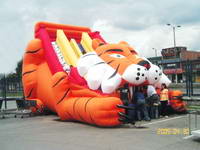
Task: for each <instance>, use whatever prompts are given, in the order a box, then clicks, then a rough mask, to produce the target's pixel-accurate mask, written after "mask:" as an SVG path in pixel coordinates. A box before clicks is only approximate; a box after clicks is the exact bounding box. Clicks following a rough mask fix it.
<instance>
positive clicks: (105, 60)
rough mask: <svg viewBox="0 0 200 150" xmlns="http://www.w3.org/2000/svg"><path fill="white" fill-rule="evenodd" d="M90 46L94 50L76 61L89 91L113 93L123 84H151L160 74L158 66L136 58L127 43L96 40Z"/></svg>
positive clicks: (135, 54)
mask: <svg viewBox="0 0 200 150" xmlns="http://www.w3.org/2000/svg"><path fill="white" fill-rule="evenodd" d="M92 46H93V49H94V50H95V51H94V52H90V53H87V54H85V55H83V56H81V57H80V59H79V61H78V64H77V68H78V72H79V74H80V75H81V76H82V77H84V78H85V79H86V81H87V84H88V86H89V88H90V89H92V90H97V89H101V90H102V92H103V93H112V92H113V91H115V90H116V88H118V87H119V85H120V84H122V83H125V82H126V83H129V84H132V85H135V86H138V85H141V84H143V83H144V82H148V83H150V84H152V83H155V82H157V81H158V80H159V79H160V78H161V76H162V72H161V70H160V69H159V67H157V66H155V65H153V64H151V63H150V62H149V61H148V60H146V59H144V58H141V57H139V56H138V54H137V52H136V51H135V50H134V49H133V48H131V47H130V46H129V45H128V44H127V43H126V42H120V43H118V44H104V43H103V42H101V41H100V40H98V39H95V40H93V43H92ZM150 74H153V77H152V76H151V75H150Z"/></svg>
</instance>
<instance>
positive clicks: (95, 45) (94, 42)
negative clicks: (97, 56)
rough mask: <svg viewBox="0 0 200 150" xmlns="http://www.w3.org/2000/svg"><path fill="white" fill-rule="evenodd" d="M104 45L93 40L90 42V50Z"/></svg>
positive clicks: (98, 40)
mask: <svg viewBox="0 0 200 150" xmlns="http://www.w3.org/2000/svg"><path fill="white" fill-rule="evenodd" d="M104 44H105V43H104V42H103V41H101V40H100V39H93V40H92V48H93V49H96V48H97V47H99V46H101V45H104Z"/></svg>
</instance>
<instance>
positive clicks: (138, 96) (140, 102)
mask: <svg viewBox="0 0 200 150" xmlns="http://www.w3.org/2000/svg"><path fill="white" fill-rule="evenodd" d="M134 96H135V101H136V110H137V119H138V121H141V120H142V119H143V117H142V116H144V120H146V121H150V120H151V119H150V118H149V114H148V111H147V108H146V100H145V96H144V91H143V87H136V89H135V93H134Z"/></svg>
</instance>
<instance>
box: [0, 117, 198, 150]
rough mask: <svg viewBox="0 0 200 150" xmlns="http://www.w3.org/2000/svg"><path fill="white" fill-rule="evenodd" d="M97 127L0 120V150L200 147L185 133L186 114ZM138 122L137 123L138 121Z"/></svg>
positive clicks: (51, 121)
mask: <svg viewBox="0 0 200 150" xmlns="http://www.w3.org/2000/svg"><path fill="white" fill-rule="evenodd" d="M140 124H141V125H140V126H141V127H140V128H135V127H133V126H130V125H121V126H120V127H116V128H99V127H96V126H91V125H88V124H83V123H79V122H66V121H65V122H63V121H60V120H59V118H58V117H57V116H54V115H48V116H36V117H26V118H23V119H21V118H14V117H13V116H7V118H6V119H0V149H1V150H27V149H29V150H64V149H67V150H126V149H131V150H170V149H173V150H189V149H190V150H199V149H200V139H198V138H196V137H192V138H190V137H189V135H188V116H187V115H178V116H177V115H174V116H170V117H169V118H161V119H156V120H152V121H151V122H141V123H140ZM137 125H138V123H137Z"/></svg>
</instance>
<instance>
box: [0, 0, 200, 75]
mask: <svg viewBox="0 0 200 150" xmlns="http://www.w3.org/2000/svg"><path fill="white" fill-rule="evenodd" d="M199 10H200V1H199V0H187V1H184V0H160V1H158V0H0V18H1V19H0V34H1V36H0V43H1V46H0V73H11V72H14V71H15V68H16V65H17V62H18V61H19V60H20V59H22V57H23V53H24V49H25V48H26V45H27V43H28V41H30V40H31V39H33V36H34V34H33V33H34V30H33V29H34V25H35V24H36V23H37V22H39V21H48V22H54V23H60V24H70V25H78V26H87V27H90V28H91V29H92V30H93V31H96V30H98V31H100V33H101V35H102V36H103V38H104V39H105V40H106V41H107V42H109V43H118V42H120V41H126V42H128V43H129V44H130V45H131V46H132V47H134V48H135V49H136V51H137V52H138V53H139V55H140V56H142V57H147V58H148V57H152V56H156V51H155V50H154V49H156V50H157V55H158V56H159V55H161V54H160V51H161V49H162V48H167V47H173V45H174V43H173V30H172V26H167V25H166V24H168V23H170V24H171V25H173V26H175V27H176V30H175V33H176V45H177V46H186V47H187V48H188V50H195V51H200V15H199ZM178 25H180V26H181V27H180V28H177V26H178Z"/></svg>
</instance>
